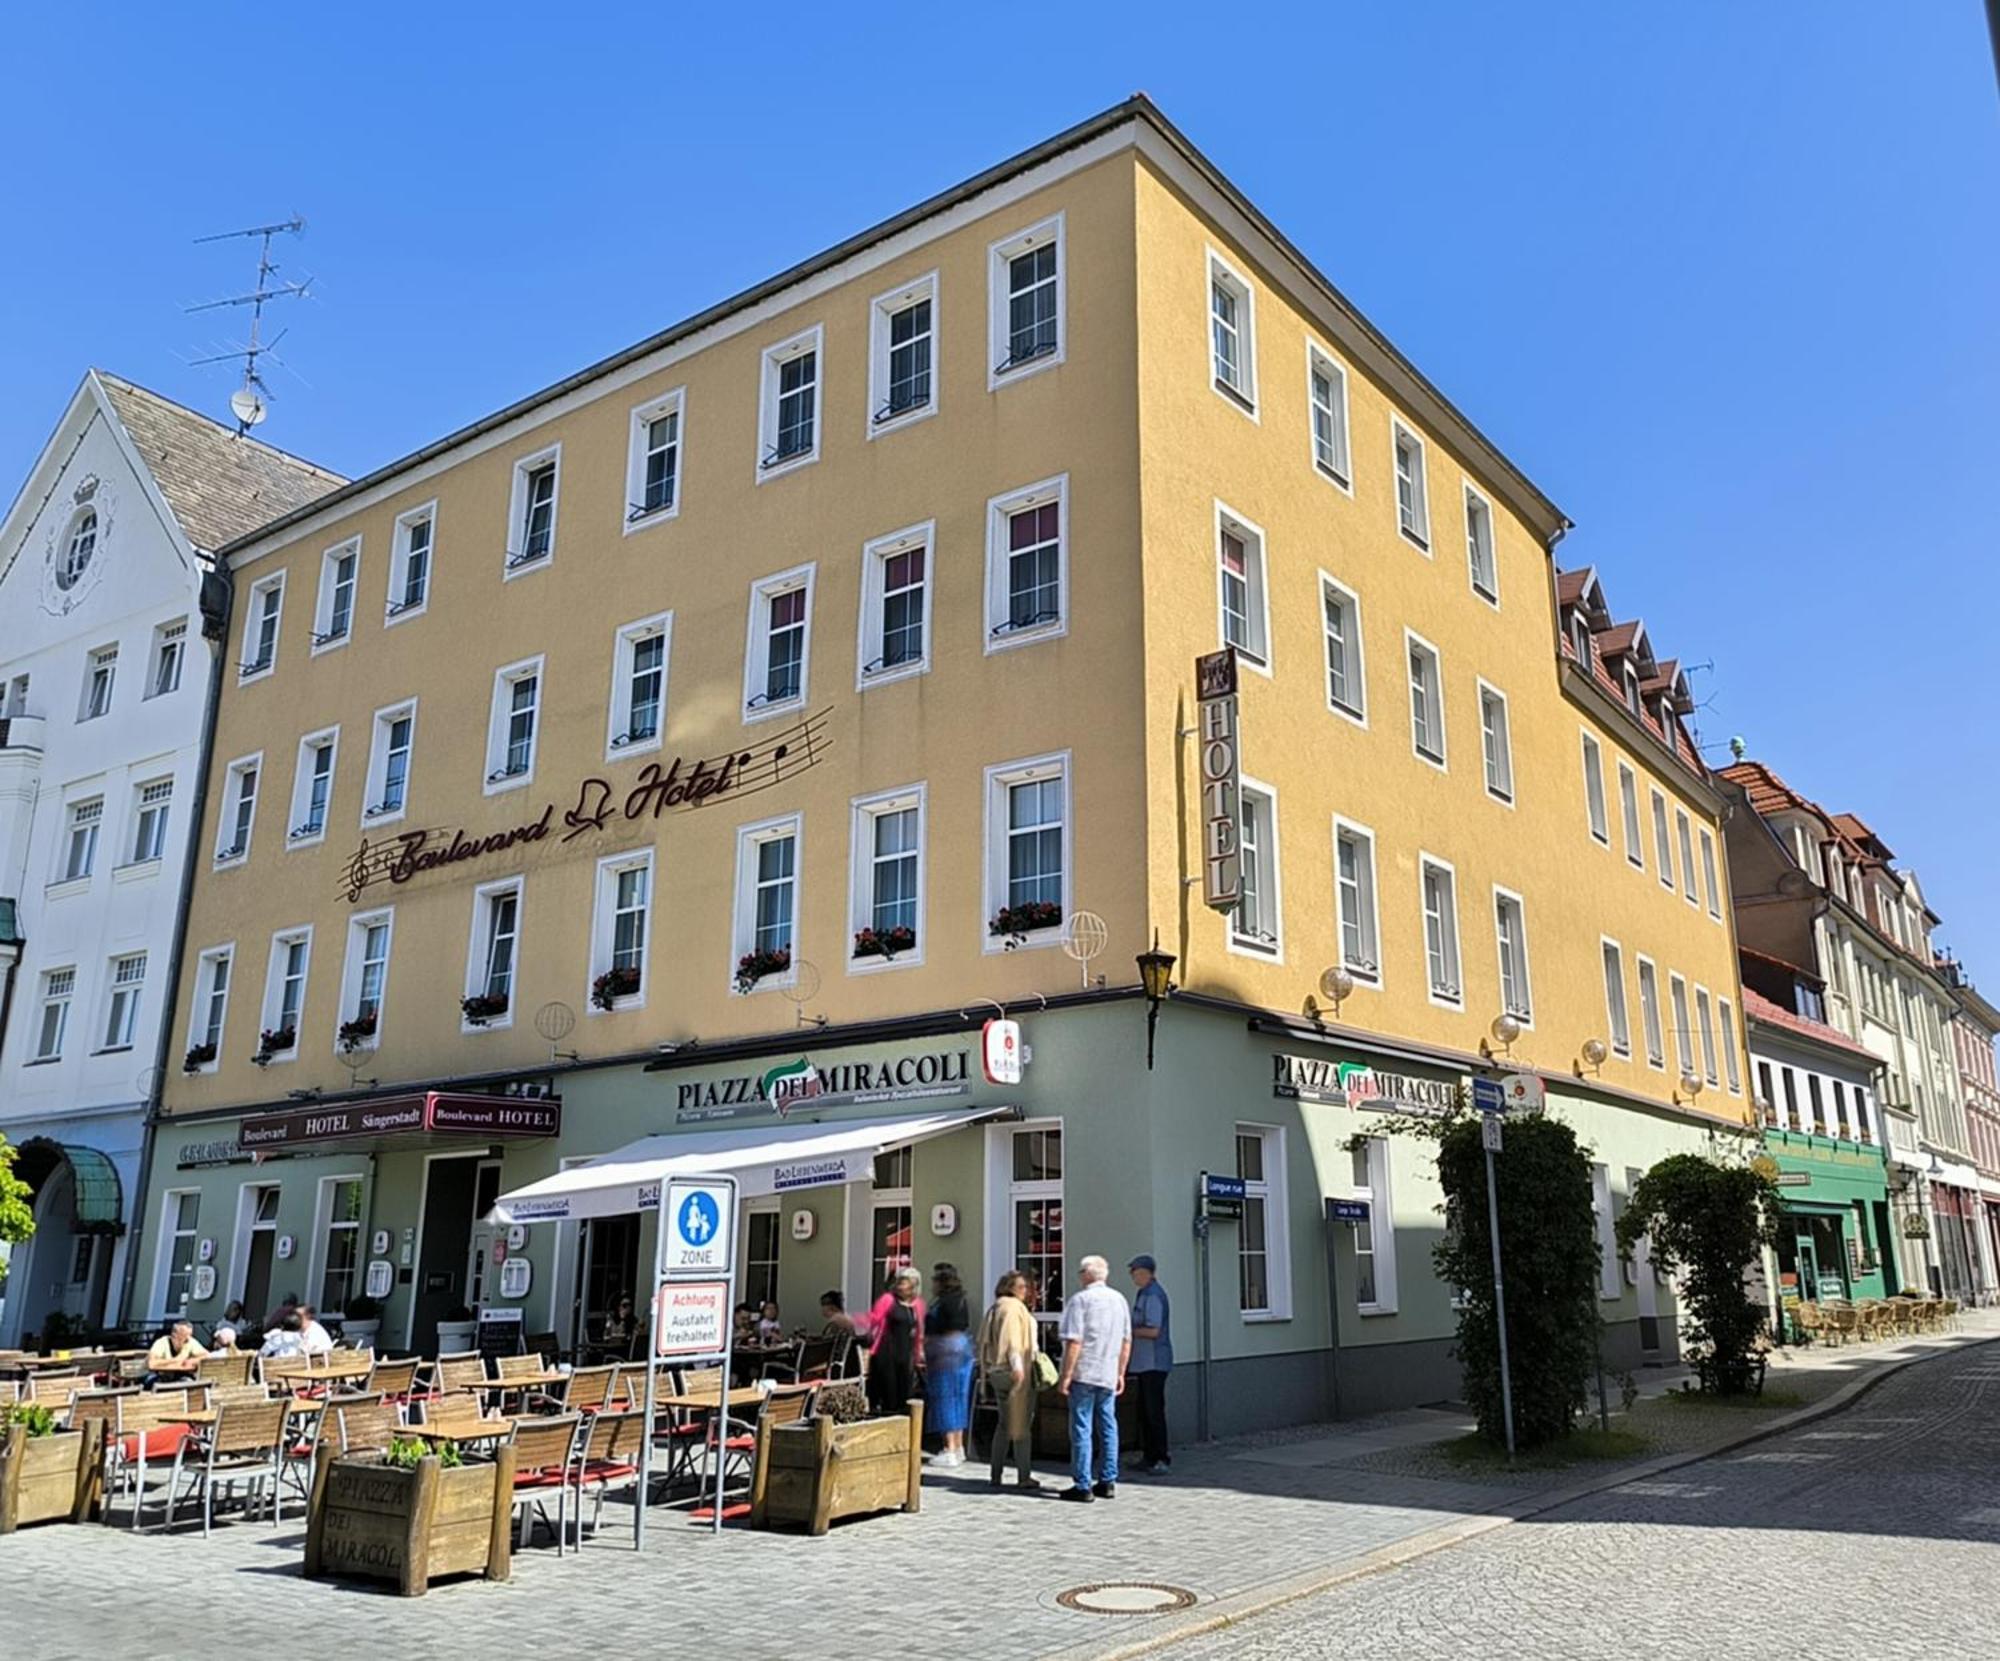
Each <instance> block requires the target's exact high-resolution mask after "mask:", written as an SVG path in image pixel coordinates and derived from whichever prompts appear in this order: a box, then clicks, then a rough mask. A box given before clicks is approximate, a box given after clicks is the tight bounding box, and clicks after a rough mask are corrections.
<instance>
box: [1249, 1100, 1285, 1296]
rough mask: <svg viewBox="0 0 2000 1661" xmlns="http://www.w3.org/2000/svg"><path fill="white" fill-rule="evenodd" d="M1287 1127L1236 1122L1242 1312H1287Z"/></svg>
mask: <svg viewBox="0 0 2000 1661" xmlns="http://www.w3.org/2000/svg"><path fill="white" fill-rule="evenodd" d="M1284 1171H1285V1133H1284V1132H1283V1131H1282V1130H1280V1129H1278V1128H1277V1127H1276V1126H1273V1125H1238V1126H1237V1127H1236V1174H1237V1175H1238V1176H1239V1177H1241V1178H1242V1179H1243V1190H1244V1196H1243V1218H1242V1221H1241V1222H1239V1223H1238V1224H1237V1226H1236V1291H1237V1304H1238V1307H1239V1308H1240V1309H1241V1310H1242V1312H1243V1314H1244V1316H1245V1317H1246V1318H1259V1317H1262V1318H1268V1319H1274V1320H1275V1319H1282V1318H1283V1317H1285V1316H1288V1315H1290V1314H1291V1297H1290V1279H1291V1277H1290V1274H1289V1273H1288V1267H1289V1265H1288V1259H1287V1256H1286V1253H1287V1239H1286V1233H1285V1180H1284Z"/></svg>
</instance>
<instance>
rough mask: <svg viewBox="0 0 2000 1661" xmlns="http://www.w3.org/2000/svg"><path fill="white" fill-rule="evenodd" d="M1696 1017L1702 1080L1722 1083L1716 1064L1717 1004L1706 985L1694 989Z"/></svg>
mask: <svg viewBox="0 0 2000 1661" xmlns="http://www.w3.org/2000/svg"><path fill="white" fill-rule="evenodd" d="M1694 1017H1695V1024H1696V1027H1697V1028H1698V1029H1699V1031H1700V1033H1701V1076H1702V1081H1703V1082H1704V1083H1706V1084H1709V1085H1715V1084H1720V1083H1721V1082H1722V1080H1721V1078H1720V1077H1719V1075H1718V1074H1717V1071H1716V1065H1715V1004H1714V1001H1713V1000H1712V999H1711V998H1710V997H1709V993H1708V988H1707V987H1705V986H1697V987H1696V988H1695V989H1694Z"/></svg>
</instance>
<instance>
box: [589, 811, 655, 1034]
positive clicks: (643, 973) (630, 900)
mask: <svg viewBox="0 0 2000 1661" xmlns="http://www.w3.org/2000/svg"><path fill="white" fill-rule="evenodd" d="M590 932H591V943H590V969H591V975H592V980H591V986H590V1008H591V1010H592V1011H593V1012H596V1011H605V1012H609V1011H612V1010H619V1009H643V1008H644V1007H645V1004H646V981H647V953H648V949H649V948H650V946H651V944H652V932H653V850H652V849H651V848H639V849H634V850H631V851H630V852H627V853H619V854H606V855H605V856H604V857H603V858H602V859H600V860H599V861H598V862H597V900H596V904H595V906H594V907H593V909H592V921H591V931H590Z"/></svg>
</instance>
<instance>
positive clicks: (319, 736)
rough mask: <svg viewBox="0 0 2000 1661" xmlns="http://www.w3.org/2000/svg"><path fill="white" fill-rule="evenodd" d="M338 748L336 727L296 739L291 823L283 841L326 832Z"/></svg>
mask: <svg viewBox="0 0 2000 1661" xmlns="http://www.w3.org/2000/svg"><path fill="white" fill-rule="evenodd" d="M339 748H340V729H339V728H338V727H329V728H328V729H327V730H326V731H325V732H317V733H311V734H308V735H307V736H306V737H304V738H302V739H300V740H299V759H298V765H297V766H296V768H295V769H294V770H293V774H292V812H291V827H290V829H289V830H288V831H287V832H286V835H285V840H286V842H287V843H288V844H289V845H291V846H293V847H298V846H301V845H303V844H305V843H308V842H318V841H320V840H322V839H323V838H324V837H325V836H326V816H327V811H328V809H329V808H330V807H331V805H332V802H333V768H334V761H335V757H336V755H337V753H338V751H339Z"/></svg>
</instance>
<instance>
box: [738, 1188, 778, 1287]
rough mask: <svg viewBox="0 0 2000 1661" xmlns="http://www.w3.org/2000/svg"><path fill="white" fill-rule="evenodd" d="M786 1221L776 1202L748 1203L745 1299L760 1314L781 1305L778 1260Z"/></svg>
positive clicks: (745, 1204)
mask: <svg viewBox="0 0 2000 1661" xmlns="http://www.w3.org/2000/svg"><path fill="white" fill-rule="evenodd" d="M784 1233H785V1220H784V1217H783V1216H782V1215H781V1214H780V1212H779V1210H778V1202H777V1200H776V1199H768V1200H748V1201H746V1202H745V1203H744V1208H743V1279H742V1287H741V1291H742V1298H743V1301H744V1302H745V1303H747V1304H750V1305H752V1306H753V1307H754V1308H755V1309H756V1310H757V1311H758V1312H759V1313H760V1314H761V1313H762V1312H763V1308H764V1305H765V1304H767V1303H776V1302H777V1301H778V1257H779V1254H780V1252H781V1251H782V1249H783V1247H782V1241H783V1239H784Z"/></svg>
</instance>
